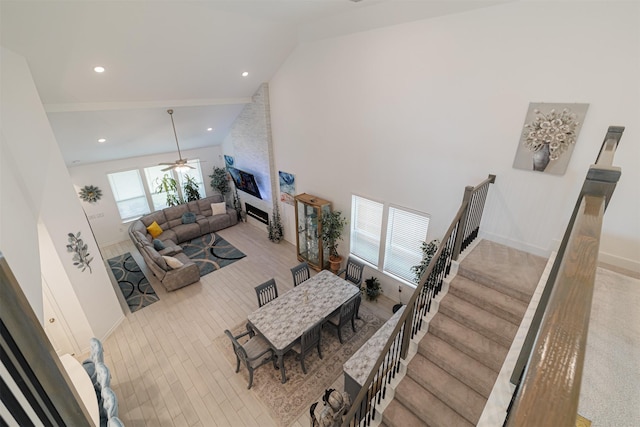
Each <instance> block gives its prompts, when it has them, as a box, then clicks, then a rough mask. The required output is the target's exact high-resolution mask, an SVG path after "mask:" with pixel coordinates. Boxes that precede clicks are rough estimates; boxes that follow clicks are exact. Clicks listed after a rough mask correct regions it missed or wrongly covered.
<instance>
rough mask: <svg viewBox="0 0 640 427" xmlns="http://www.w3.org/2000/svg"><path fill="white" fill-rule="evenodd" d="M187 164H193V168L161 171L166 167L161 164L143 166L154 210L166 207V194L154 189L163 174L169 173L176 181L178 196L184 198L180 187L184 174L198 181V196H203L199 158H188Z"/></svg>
mask: <svg viewBox="0 0 640 427" xmlns="http://www.w3.org/2000/svg"><path fill="white" fill-rule="evenodd" d="M187 164H188V165H189V166H193V167H194V168H195V169H187V170H186V171H184V172H182V171H181V172H177V171H175V170H168V171H164V172H163V171H162V169H165V168H166V166H163V165H159V166H151V167H148V168H144V175H145V178H146V179H147V186H148V187H149V193H150V194H151V200H152V202H153V210H154V211H157V210H159V209H164V208H166V207H168V206H167V194H166V193H162V192H157V191H156V190H157V189H158V186H159V185H160V181H162V178H163V177H164V176H165V175H169V176H170V177H171V178H173V179H175V180H176V182H177V183H178V198H181V199H182V200H184V194H183V190H182V187H183V185H184V181H185V176H186V175H188V176H190V177H191V178H193V179H195V181H196V183H198V191H199V192H200V197H205V195H206V193H205V191H204V190H205V188H204V182H203V179H202V170H201V169H200V160H189V161H188V162H187Z"/></svg>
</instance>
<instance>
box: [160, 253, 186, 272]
mask: <svg viewBox="0 0 640 427" xmlns="http://www.w3.org/2000/svg"><path fill="white" fill-rule="evenodd" d="M162 258H163V259H164V260H165V262H166V263H167V265H168V266H169V267H170V268H172V269H173V270H175V269H178V268H180V267H182V266H183V265H184V264H183V263H182V261H180V260H179V259H177V258H174V257H172V256H167V255H163V256H162Z"/></svg>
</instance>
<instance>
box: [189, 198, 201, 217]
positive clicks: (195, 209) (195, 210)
mask: <svg viewBox="0 0 640 427" xmlns="http://www.w3.org/2000/svg"><path fill="white" fill-rule="evenodd" d="M187 209H189V212H193V213H194V214H196V215H200V206H199V205H198V201H197V200H193V201H191V202H189V203H187Z"/></svg>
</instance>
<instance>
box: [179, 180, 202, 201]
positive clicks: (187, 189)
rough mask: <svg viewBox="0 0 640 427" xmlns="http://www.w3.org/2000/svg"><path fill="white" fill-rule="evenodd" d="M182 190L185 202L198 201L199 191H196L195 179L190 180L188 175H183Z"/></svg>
mask: <svg viewBox="0 0 640 427" xmlns="http://www.w3.org/2000/svg"><path fill="white" fill-rule="evenodd" d="M182 189H183V190H184V193H183V194H184V197H185V198H186V199H187V202H192V201H194V200H200V191H199V189H198V183H197V182H196V180H195V178H192V177H190V176H189V175H185V176H184V183H183V184H182Z"/></svg>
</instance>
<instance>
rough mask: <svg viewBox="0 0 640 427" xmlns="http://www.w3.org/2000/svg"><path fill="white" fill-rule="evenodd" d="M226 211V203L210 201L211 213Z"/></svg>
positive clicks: (218, 213) (217, 213)
mask: <svg viewBox="0 0 640 427" xmlns="http://www.w3.org/2000/svg"><path fill="white" fill-rule="evenodd" d="M225 213H227V205H225V203H224V202H220V203H211V215H220V214H225Z"/></svg>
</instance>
